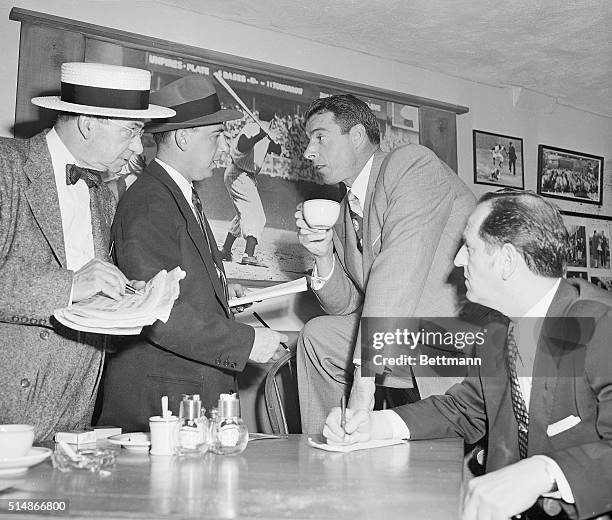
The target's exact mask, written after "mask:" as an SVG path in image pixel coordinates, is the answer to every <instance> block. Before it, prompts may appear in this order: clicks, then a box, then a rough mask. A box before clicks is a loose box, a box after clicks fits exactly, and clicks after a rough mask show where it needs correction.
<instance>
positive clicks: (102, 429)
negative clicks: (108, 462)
mask: <svg viewBox="0 0 612 520" xmlns="http://www.w3.org/2000/svg"><path fill="white" fill-rule="evenodd" d="M93 429H94V431H95V432H96V438H97V439H108V438H109V437H112V436H113V435H120V434H121V433H123V430H122V429H121V428H119V427H118V426H94V427H93Z"/></svg>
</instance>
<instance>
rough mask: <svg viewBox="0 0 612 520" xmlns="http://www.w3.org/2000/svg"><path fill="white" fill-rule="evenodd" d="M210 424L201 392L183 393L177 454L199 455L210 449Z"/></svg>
mask: <svg viewBox="0 0 612 520" xmlns="http://www.w3.org/2000/svg"><path fill="white" fill-rule="evenodd" d="M207 440H208V424H207V420H206V417H205V416H204V413H203V410H202V402H201V401H200V395H199V394H193V395H187V394H183V399H182V400H181V403H180V407H179V430H178V438H177V444H176V454H177V455H199V454H202V453H206V451H207V450H208V444H207Z"/></svg>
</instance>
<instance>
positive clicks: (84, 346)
mask: <svg viewBox="0 0 612 520" xmlns="http://www.w3.org/2000/svg"><path fill="white" fill-rule="evenodd" d="M149 88H150V73H149V72H148V71H146V70H140V69H134V68H129V67H118V66H111V65H104V64H99V63H64V64H63V65H62V67H61V96H48V97H38V98H34V99H33V100H32V102H33V103H34V104H35V105H38V106H41V107H44V108H48V109H51V110H56V111H58V112H59V113H60V114H59V116H58V118H57V122H56V123H55V125H54V126H53V128H52V129H51V130H45V131H43V132H41V133H39V134H38V135H35V136H34V137H32V138H31V139H27V140H21V139H0V200H2V203H1V205H0V251H1V252H2V253H1V255H0V423H26V424H32V425H34V426H35V435H36V439H37V440H47V439H51V438H52V437H53V434H54V432H56V431H58V430H75V429H82V428H85V427H86V426H88V425H90V423H91V415H92V411H93V406H94V402H95V399H96V393H97V389H98V383H99V381H100V376H101V373H102V366H103V362H104V349H105V347H106V342H107V337H106V336H103V335H100V334H85V333H82V332H77V331H73V330H71V329H68V328H66V327H63V326H61V325H59V324H58V323H57V322H56V321H54V320H52V318H51V316H52V314H53V311H54V310H55V309H57V308H61V307H65V306H67V305H69V304H70V303H71V302H77V301H80V300H84V299H86V298H88V297H90V296H92V295H94V294H96V293H100V292H101V293H104V294H106V295H107V296H109V297H110V298H115V299H116V298H119V297H120V296H121V295H122V294H124V292H125V284H126V282H127V281H128V280H127V278H126V277H125V276H124V275H123V273H122V272H121V271H120V270H119V269H117V268H116V267H115V266H114V265H113V264H112V263H110V258H109V254H108V250H109V233H110V223H111V222H112V218H113V213H114V209H115V208H114V199H113V198H112V195H111V193H110V192H109V191H108V189H107V188H106V187H105V185H104V184H103V183H102V182H101V178H100V176H101V174H103V173H116V172H118V171H119V170H121V168H122V167H123V166H124V165H125V164H126V163H127V161H128V160H129V159H130V157H131V156H132V154H134V153H140V152H141V151H142V145H141V142H140V136H141V134H142V127H143V120H145V119H150V118H155V117H169V116H170V115H172V114H173V111H172V110H169V109H167V108H165V107H158V106H154V105H149Z"/></svg>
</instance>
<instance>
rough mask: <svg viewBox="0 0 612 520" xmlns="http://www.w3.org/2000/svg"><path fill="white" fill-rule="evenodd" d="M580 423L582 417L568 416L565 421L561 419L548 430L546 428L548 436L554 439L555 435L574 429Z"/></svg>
mask: <svg viewBox="0 0 612 520" xmlns="http://www.w3.org/2000/svg"><path fill="white" fill-rule="evenodd" d="M579 422H580V417H576V416H575V415H568V416H567V417H566V418H565V419H561V420H560V421H557V422H556V423H553V424H549V425H548V428H546V434H547V435H548V436H549V437H554V436H555V435H559V434H560V433H562V432H564V431H565V430H569V429H570V428H573V427H574V426H576V425H577V424H578V423H579Z"/></svg>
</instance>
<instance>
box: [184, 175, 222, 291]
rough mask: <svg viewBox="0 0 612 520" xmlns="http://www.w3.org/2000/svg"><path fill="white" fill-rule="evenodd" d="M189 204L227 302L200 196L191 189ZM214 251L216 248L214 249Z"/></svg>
mask: <svg viewBox="0 0 612 520" xmlns="http://www.w3.org/2000/svg"><path fill="white" fill-rule="evenodd" d="M191 202H192V204H193V207H194V208H195V210H196V216H197V217H198V223H199V224H200V228H202V233H204V238H205V240H206V244H207V245H208V249H209V250H210V254H211V256H212V258H213V262H214V264H215V268H216V270H217V275H218V276H219V280H220V281H221V286H222V287H223V292H224V294H225V301H226V302H227V301H228V300H229V292H228V289H227V278H226V277H225V271H224V270H223V268H221V267H219V264H218V263H217V255H215V254H214V253H213V250H212V247H211V245H210V240H209V238H208V232H207V229H206V228H207V226H206V217H205V216H204V207H203V206H202V201H201V200H200V196H199V195H198V192H197V191H196V189H195V188H194V187H193V186H192V187H191ZM215 249H216V247H215Z"/></svg>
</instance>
